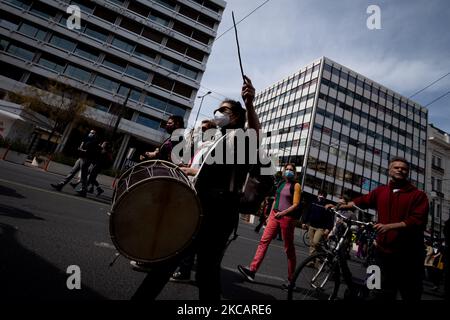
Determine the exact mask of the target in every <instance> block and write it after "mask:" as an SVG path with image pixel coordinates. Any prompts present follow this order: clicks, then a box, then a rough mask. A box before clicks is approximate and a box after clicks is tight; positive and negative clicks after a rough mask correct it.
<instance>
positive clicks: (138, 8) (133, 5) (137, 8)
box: [128, 1, 150, 17]
mask: <svg viewBox="0 0 450 320" xmlns="http://www.w3.org/2000/svg"><path fill="white" fill-rule="evenodd" d="M128 9H130V10H131V11H134V12H136V13H137V14H140V15H141V16H144V17H148V14H149V13H150V9H149V8H148V7H147V6H144V5H142V4H140V3H139V2H137V1H130V3H129V5H128Z"/></svg>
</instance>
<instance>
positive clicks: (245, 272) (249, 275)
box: [238, 265, 256, 282]
mask: <svg viewBox="0 0 450 320" xmlns="http://www.w3.org/2000/svg"><path fill="white" fill-rule="evenodd" d="M238 270H239V272H240V273H242V275H243V276H244V277H245V278H246V279H247V280H248V281H250V282H253V281H255V273H256V272H255V271H251V270H250V269H249V268H246V267H243V266H241V265H238Z"/></svg>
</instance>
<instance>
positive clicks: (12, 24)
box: [0, 12, 19, 31]
mask: <svg viewBox="0 0 450 320" xmlns="http://www.w3.org/2000/svg"><path fill="white" fill-rule="evenodd" d="M2 15H3V17H2V19H0V27H3V28H6V29H8V30H11V31H14V30H16V29H17V27H18V26H19V19H17V18H15V17H12V16H9V17H8V18H6V14H4V13H3V12H2Z"/></svg>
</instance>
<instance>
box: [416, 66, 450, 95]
mask: <svg viewBox="0 0 450 320" xmlns="http://www.w3.org/2000/svg"><path fill="white" fill-rule="evenodd" d="M449 74H450V72H449V73H447V74H445V75H443V76H442V77H440V78H439V79H437V80H435V81H433V82H432V83H430V84H429V85H427V86H426V87H425V88H423V89H421V90H419V91H417V92H416V93H414V94H413V95H411V96H409V97H408V98H409V99H411V98H412V97H414V96H415V95H418V94H419V93H421V92H422V91H425V90H426V89H428V88H429V87H431V86H432V85H433V84H435V83H436V82H439V81H441V80H442V79H444V78H445V77H446V76H448V75H449Z"/></svg>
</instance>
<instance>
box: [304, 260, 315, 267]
mask: <svg viewBox="0 0 450 320" xmlns="http://www.w3.org/2000/svg"><path fill="white" fill-rule="evenodd" d="M306 266H307V267H308V268H315V267H316V264H315V263H314V261H310V262H308V263H307V264H306Z"/></svg>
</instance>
